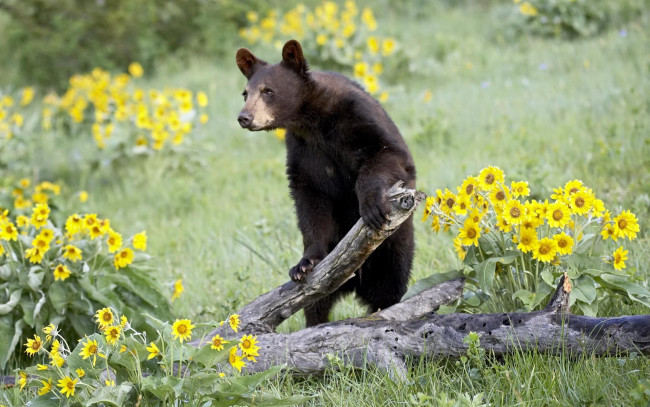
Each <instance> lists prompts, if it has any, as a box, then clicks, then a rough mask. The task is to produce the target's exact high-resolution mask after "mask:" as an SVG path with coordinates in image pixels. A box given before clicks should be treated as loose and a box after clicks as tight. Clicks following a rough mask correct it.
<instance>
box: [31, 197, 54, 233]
mask: <svg viewBox="0 0 650 407" xmlns="http://www.w3.org/2000/svg"><path fill="white" fill-rule="evenodd" d="M49 216H50V207H49V206H47V204H45V203H41V204H38V205H36V206H35V207H34V209H33V210H32V225H34V227H35V228H36V229H40V228H41V227H43V226H45V224H46V223H47V219H48V217H49Z"/></svg>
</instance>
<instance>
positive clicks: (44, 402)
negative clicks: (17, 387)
mask: <svg viewBox="0 0 650 407" xmlns="http://www.w3.org/2000/svg"><path fill="white" fill-rule="evenodd" d="M59 402H60V400H59V399H58V398H56V397H52V394H51V393H48V394H44V395H42V396H38V397H36V398H33V399H31V400H29V406H30V407H56V406H58V405H59Z"/></svg>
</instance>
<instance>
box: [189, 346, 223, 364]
mask: <svg viewBox="0 0 650 407" xmlns="http://www.w3.org/2000/svg"><path fill="white" fill-rule="evenodd" d="M210 346H211V345H205V346H203V347H201V348H198V349H197V350H196V351H195V353H194V354H190V355H189V356H191V357H192V360H194V361H195V362H198V363H200V364H202V365H203V366H205V367H207V368H210V367H212V366H214V365H216V364H217V363H219V362H220V361H225V360H227V359H228V352H227V348H224V349H223V350H220V351H218V350H215V349H212V348H211V347H210Z"/></svg>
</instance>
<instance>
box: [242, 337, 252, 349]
mask: <svg viewBox="0 0 650 407" xmlns="http://www.w3.org/2000/svg"><path fill="white" fill-rule="evenodd" d="M241 346H243V347H244V348H246V349H248V348H250V347H251V341H249V340H248V339H246V340H245V341H244V342H242V344H241Z"/></svg>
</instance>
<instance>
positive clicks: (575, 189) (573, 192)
mask: <svg viewBox="0 0 650 407" xmlns="http://www.w3.org/2000/svg"><path fill="white" fill-rule="evenodd" d="M578 191H579V189H578V188H576V187H573V188H571V189H570V190H569V195H571V194H575V193H576V192H578Z"/></svg>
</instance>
